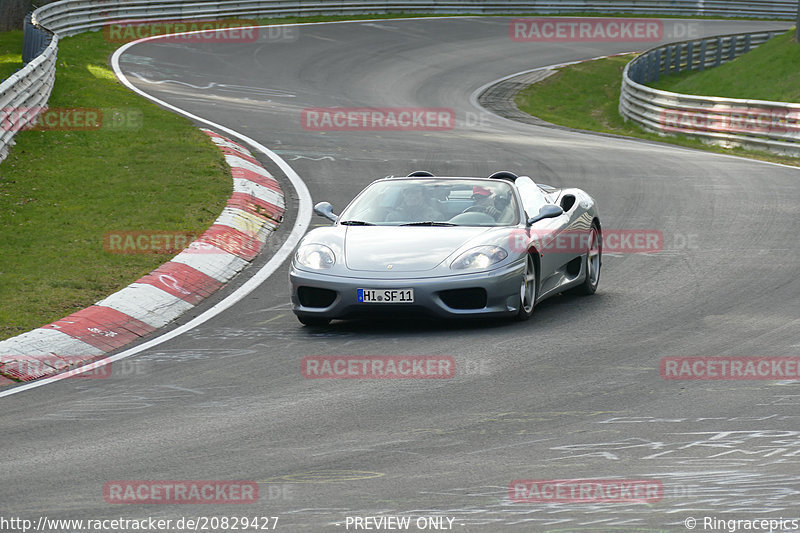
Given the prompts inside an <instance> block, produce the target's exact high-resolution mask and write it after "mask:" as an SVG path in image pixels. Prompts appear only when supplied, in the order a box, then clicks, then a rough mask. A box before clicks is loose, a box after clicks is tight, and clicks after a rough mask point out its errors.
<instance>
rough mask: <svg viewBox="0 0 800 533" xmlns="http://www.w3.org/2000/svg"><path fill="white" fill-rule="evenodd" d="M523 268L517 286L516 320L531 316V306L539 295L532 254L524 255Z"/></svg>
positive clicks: (526, 318) (534, 305)
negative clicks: (517, 308) (517, 304)
mask: <svg viewBox="0 0 800 533" xmlns="http://www.w3.org/2000/svg"><path fill="white" fill-rule="evenodd" d="M525 258H526V259H525V270H524V271H523V272H522V279H521V280H520V287H519V311H517V316H516V319H517V320H520V321H522V320H528V319H529V318H530V317H531V316H533V308H534V307H536V297H537V296H538V295H539V282H538V280H537V279H536V265H535V264H534V263H533V256H532V255H531V254H528V255H526V256H525Z"/></svg>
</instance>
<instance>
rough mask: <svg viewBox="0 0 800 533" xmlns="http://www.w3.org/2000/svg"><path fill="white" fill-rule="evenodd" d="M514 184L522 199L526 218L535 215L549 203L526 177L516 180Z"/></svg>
mask: <svg viewBox="0 0 800 533" xmlns="http://www.w3.org/2000/svg"><path fill="white" fill-rule="evenodd" d="M514 184H515V185H516V186H517V190H518V191H519V195H520V198H522V207H523V208H524V209H525V215H526V217H527V218H531V217H533V216H535V215H537V214H538V213H539V210H540V209H541V208H542V207H544V206H545V205H547V204H548V203H549V202H548V201H547V199H546V198H545V196H544V193H543V192H542V190H541V189H540V188H539V187H538V186H537V185H536V184H535V183H534V182H533V180H532V179H530V178H529V177H528V176H521V177H519V178H517V179H516V180H514Z"/></svg>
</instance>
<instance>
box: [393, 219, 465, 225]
mask: <svg viewBox="0 0 800 533" xmlns="http://www.w3.org/2000/svg"><path fill="white" fill-rule="evenodd" d="M400 225H401V226H458V224H453V223H452V222H433V221H430V220H429V221H427V222H409V223H408V224H400Z"/></svg>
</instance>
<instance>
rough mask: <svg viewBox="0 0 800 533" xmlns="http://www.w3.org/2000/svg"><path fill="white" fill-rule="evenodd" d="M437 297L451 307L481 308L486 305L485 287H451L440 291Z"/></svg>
mask: <svg viewBox="0 0 800 533" xmlns="http://www.w3.org/2000/svg"><path fill="white" fill-rule="evenodd" d="M439 297H440V298H441V299H442V301H443V302H444V303H445V305H446V306H447V307H450V308H453V309H483V308H484V307H486V289H481V288H478V287H476V288H473V289H453V290H449V291H442V292H440V293H439Z"/></svg>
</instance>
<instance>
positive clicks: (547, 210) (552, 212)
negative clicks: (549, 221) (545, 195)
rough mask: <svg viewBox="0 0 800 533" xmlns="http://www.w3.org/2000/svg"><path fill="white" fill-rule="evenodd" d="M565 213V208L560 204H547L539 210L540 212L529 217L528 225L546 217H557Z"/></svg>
mask: <svg viewBox="0 0 800 533" xmlns="http://www.w3.org/2000/svg"><path fill="white" fill-rule="evenodd" d="M563 214H564V210H563V209H561V207H560V206H557V205H553V204H547V205H546V206H544V207H542V208H541V209H540V210H539V213H538V214H537V215H535V216H532V217H531V218H529V219H528V225H529V226H531V225H533V224H535V223H536V222H539V221H540V220H543V219H545V218H556V217H560V216H561V215H563Z"/></svg>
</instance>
